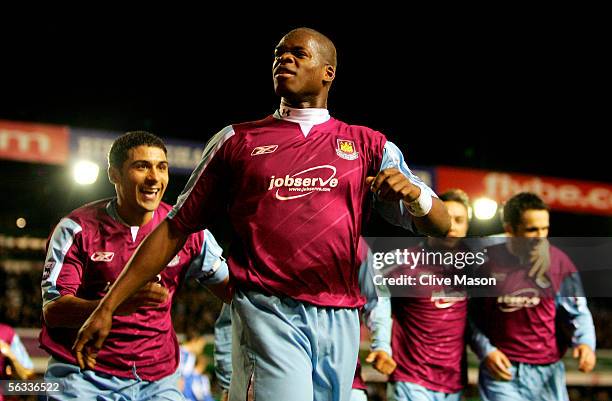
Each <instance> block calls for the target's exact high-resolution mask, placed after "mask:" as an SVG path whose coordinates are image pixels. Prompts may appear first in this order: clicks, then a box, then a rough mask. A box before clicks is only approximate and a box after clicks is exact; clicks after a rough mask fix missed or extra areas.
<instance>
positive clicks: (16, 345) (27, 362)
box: [11, 334, 34, 369]
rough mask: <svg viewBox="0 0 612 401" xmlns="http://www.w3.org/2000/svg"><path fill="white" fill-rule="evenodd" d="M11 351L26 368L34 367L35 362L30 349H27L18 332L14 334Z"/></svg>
mask: <svg viewBox="0 0 612 401" xmlns="http://www.w3.org/2000/svg"><path fill="white" fill-rule="evenodd" d="M11 352H12V353H13V355H15V358H17V360H18V361H19V363H20V364H21V365H22V366H23V367H24V368H26V369H34V364H33V363H32V359H30V355H29V354H28V351H26V349H25V347H24V346H23V343H22V342H21V339H20V338H19V336H18V335H17V334H15V335H14V336H13V342H11Z"/></svg>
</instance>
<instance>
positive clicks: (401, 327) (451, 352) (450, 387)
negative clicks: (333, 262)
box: [388, 189, 470, 401]
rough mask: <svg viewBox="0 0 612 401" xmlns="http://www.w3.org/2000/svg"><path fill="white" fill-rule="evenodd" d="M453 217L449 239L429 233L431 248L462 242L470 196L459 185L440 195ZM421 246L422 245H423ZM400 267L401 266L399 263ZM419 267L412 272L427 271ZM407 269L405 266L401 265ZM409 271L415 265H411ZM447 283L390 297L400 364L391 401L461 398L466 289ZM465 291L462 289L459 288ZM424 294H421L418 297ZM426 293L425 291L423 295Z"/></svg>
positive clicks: (391, 385)
mask: <svg viewBox="0 0 612 401" xmlns="http://www.w3.org/2000/svg"><path fill="white" fill-rule="evenodd" d="M440 200H442V201H443V202H444V204H445V205H446V208H447V209H448V213H449V214H450V217H451V229H450V231H449V232H448V234H447V238H428V239H427V241H426V243H425V244H424V248H426V249H434V250H447V251H454V250H457V251H458V250H460V248H462V247H465V244H462V243H460V242H459V241H458V239H460V238H464V237H465V236H466V235H467V232H468V228H469V215H470V214H469V210H470V205H469V199H468V197H467V195H466V194H465V192H463V191H462V190H460V189H453V190H449V191H447V192H445V193H443V194H442V195H440ZM419 248H420V247H419ZM400 269H401V266H400ZM426 269H437V270H435V273H436V274H437V275H439V276H442V274H444V272H442V271H438V270H440V269H442V268H439V267H431V266H424V265H421V266H417V267H416V268H414V269H413V270H411V271H412V272H417V274H422V273H423V271H424V270H426ZM401 270H402V272H404V269H401ZM408 270H410V269H408ZM449 290H450V288H449V287H448V286H440V288H436V289H435V291H434V288H433V287H432V288H428V292H429V294H427V296H426V297H425V296H423V297H421V296H420V294H412V295H411V296H406V295H408V294H403V295H405V296H395V297H393V298H392V301H391V309H392V313H393V335H392V343H391V344H392V349H393V355H394V359H395V361H396V362H397V368H396V369H395V371H394V372H393V374H392V375H391V377H390V380H389V386H388V398H389V400H391V401H459V400H460V399H461V391H462V389H463V388H464V386H465V384H466V378H467V376H466V375H467V373H466V361H465V330H466V318H467V298H466V294H465V292H461V291H457V292H450V291H449ZM459 290H461V289H459ZM417 295H419V296H417ZM422 295H424V294H422Z"/></svg>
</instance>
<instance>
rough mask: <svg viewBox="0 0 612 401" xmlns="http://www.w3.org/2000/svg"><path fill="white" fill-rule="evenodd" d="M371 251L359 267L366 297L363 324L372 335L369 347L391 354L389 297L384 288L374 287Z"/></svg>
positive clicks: (362, 289)
mask: <svg viewBox="0 0 612 401" xmlns="http://www.w3.org/2000/svg"><path fill="white" fill-rule="evenodd" d="M372 262H373V256H372V252H371V251H370V250H368V256H367V259H366V260H365V261H364V262H363V263H362V264H361V267H360V269H359V285H360V288H361V293H362V294H363V295H364V296H365V297H366V300H367V302H366V304H365V305H364V307H363V315H364V319H365V324H366V326H367V327H368V329H369V330H370V334H371V337H372V344H371V347H370V348H371V349H372V350H373V351H374V350H382V351H385V352H386V353H387V354H389V355H391V324H392V320H391V298H390V296H389V294H387V293H386V292H385V291H384V289H382V288H378V289H377V288H376V286H375V285H374V279H373V275H372V269H373V266H372Z"/></svg>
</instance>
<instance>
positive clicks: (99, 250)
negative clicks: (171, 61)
mask: <svg viewBox="0 0 612 401" xmlns="http://www.w3.org/2000/svg"><path fill="white" fill-rule="evenodd" d="M108 163H109V167H108V177H109V179H110V182H111V183H113V184H114V186H115V191H116V194H117V196H116V197H115V198H112V199H103V200H99V201H96V202H93V203H90V204H87V205H85V206H82V207H81V208H79V209H76V210H75V211H73V212H71V213H70V214H69V215H68V216H67V217H65V218H63V219H62V220H61V221H60V222H59V223H58V225H57V226H56V227H55V229H54V231H53V233H52V235H51V237H50V239H49V242H48V244H47V256H46V259H45V266H44V273H43V279H42V295H43V316H44V320H43V324H42V331H41V334H40V344H41V346H42V348H44V349H45V350H46V351H48V352H49V354H51V360H50V362H49V365H48V368H47V372H46V374H45V378H46V379H50V380H57V381H60V382H61V383H63V387H64V391H63V393H62V394H58V395H54V396H53V398H54V399H58V400H68V399H79V398H80V399H96V398H98V397H102V398H105V399H106V398H108V399H111V398H113V399H114V398H115V397H119V398H121V399H125V400H132V399H134V400H136V399H138V400H140V399H147V400H156V399H164V400H182V399H183V396H182V394H181V393H180V391H179V390H178V388H177V379H178V372H177V367H178V364H179V360H178V359H179V358H178V341H177V338H176V335H175V333H174V329H173V327H172V321H171V318H170V308H171V300H172V297H173V295H174V293H175V291H176V289H177V288H178V286H179V284H180V283H181V282H182V281H183V279H184V278H185V277H186V276H189V277H194V278H196V279H197V280H199V281H200V282H201V283H203V284H207V285H210V288H211V290H213V291H217V290H218V288H224V287H225V282H226V281H227V279H228V270H227V266H226V265H225V263H224V261H223V258H222V257H221V248H220V247H219V246H218V245H217V243H216V242H215V239H214V238H213V236H212V235H211V234H210V232H208V231H198V232H195V233H194V234H191V235H190V236H189V238H188V239H187V240H186V241H185V242H184V245H183V246H181V247H180V248H179V249H177V250H176V252H174V253H173V254H172V255H171V257H170V259H169V260H168V262H167V263H166V264H165V268H164V269H163V271H162V272H161V273H160V274H159V275H158V276H157V277H152V278H151V279H152V281H149V280H147V283H143V284H145V285H144V286H141V288H140V287H139V289H138V291H137V292H136V293H135V295H134V296H132V297H131V298H129V299H128V300H126V301H125V302H122V304H121V305H120V306H119V308H118V310H117V312H118V314H117V316H115V317H114V318H113V323H114V324H113V328H112V330H111V331H110V333H108V339H107V342H106V344H105V346H104V347H102V348H101V349H100V350H99V351H96V352H97V355H96V356H97V358H96V362H97V363H96V364H93V363H92V364H91V365H90V366H89V367H90V369H91V370H87V371H83V370H81V369H80V368H79V366H78V365H77V360H76V358H75V357H74V355H73V354H72V352H71V346H72V345H73V343H74V341H75V337H76V334H77V330H76V329H77V328H78V327H80V326H81V324H83V322H84V321H85V319H86V318H87V317H88V316H89V314H90V313H91V312H92V311H93V310H94V309H95V308H96V306H97V305H98V303H99V302H100V299H101V298H102V297H103V296H104V294H106V292H107V291H108V289H109V287H111V285H112V283H113V282H114V281H115V280H116V278H117V276H118V275H119V273H120V272H121V270H122V269H123V266H124V265H125V264H126V263H127V261H128V260H129V258H130V257H131V255H132V253H133V252H134V251H135V250H136V248H137V247H138V246H139V245H140V243H141V242H142V240H143V239H144V238H145V237H146V236H147V235H148V234H149V233H150V232H151V231H152V230H153V229H154V228H155V227H156V226H157V225H158V224H159V223H160V222H161V221H163V220H164V218H165V217H166V214H167V213H168V212H169V211H170V209H171V207H170V206H169V205H167V204H165V203H163V202H162V201H161V200H162V196H163V194H164V191H165V190H166V187H167V184H168V179H169V177H168V160H167V158H166V148H165V146H164V143H163V142H162V141H161V139H159V138H158V137H156V136H154V135H152V134H150V133H147V132H143V131H136V132H129V133H127V134H125V135H123V136H121V137H119V138H118V139H117V140H115V141H114V142H113V145H112V147H111V149H110V152H109V155H108ZM158 251H159V250H152V251H151V252H158Z"/></svg>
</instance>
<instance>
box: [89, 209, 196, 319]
mask: <svg viewBox="0 0 612 401" xmlns="http://www.w3.org/2000/svg"><path fill="white" fill-rule="evenodd" d="M188 237H189V234H185V233H182V232H179V231H178V230H173V229H172V226H171V225H170V224H168V220H164V221H163V222H162V223H161V224H160V225H158V226H157V227H156V228H155V230H153V232H151V234H149V235H148V236H147V238H145V240H144V241H143V242H142V244H140V246H139V247H138V249H137V250H136V252H135V253H134V254H133V255H132V257H131V258H130V260H129V261H128V263H127V264H126V265H125V268H124V269H123V271H122V272H121V274H120V275H119V277H118V278H117V280H116V281H115V283H114V284H113V285H112V286H111V288H110V290H109V292H108V293H107V294H106V295H105V296H104V298H102V301H101V302H100V305H99V306H98V309H106V310H109V311H110V312H111V313H112V312H114V311H115V310H116V309H117V307H118V306H119V305H121V303H123V302H124V301H125V300H126V299H128V298H129V297H130V296H132V295H133V294H134V293H136V291H137V290H138V289H139V288H141V287H143V286H144V285H145V284H146V283H147V282H149V281H151V280H153V278H154V277H155V276H156V275H158V274H159V273H160V272H161V271H162V270H163V269H164V267H165V266H166V265H167V264H168V263H170V261H171V260H172V258H173V257H174V256H175V255H176V254H177V253H178V252H179V251H180V250H181V248H182V247H183V245H185V242H186V241H187V238H188Z"/></svg>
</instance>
